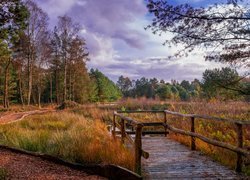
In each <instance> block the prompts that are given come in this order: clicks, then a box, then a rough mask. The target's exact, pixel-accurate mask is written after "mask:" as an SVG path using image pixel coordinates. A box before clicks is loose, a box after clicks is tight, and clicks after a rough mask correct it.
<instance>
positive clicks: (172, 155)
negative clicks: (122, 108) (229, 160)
mask: <svg viewBox="0 0 250 180" xmlns="http://www.w3.org/2000/svg"><path fill="white" fill-rule="evenodd" d="M142 147H143V149H144V150H145V151H147V152H149V158H148V159H144V158H142V159H143V160H142V175H143V178H144V179H161V180H162V179H248V178H247V177H245V178H244V177H243V176H240V175H238V174H237V173H236V172H235V171H233V170H230V169H228V168H227V167H224V166H222V165H220V164H218V163H217V162H214V161H213V160H212V159H210V158H208V157H206V156H204V155H201V153H200V152H198V151H191V150H190V149H189V148H188V147H186V146H184V145H182V144H180V143H179V142H176V141H173V140H171V139H169V138H166V137H159V136H157V137H143V139H142Z"/></svg>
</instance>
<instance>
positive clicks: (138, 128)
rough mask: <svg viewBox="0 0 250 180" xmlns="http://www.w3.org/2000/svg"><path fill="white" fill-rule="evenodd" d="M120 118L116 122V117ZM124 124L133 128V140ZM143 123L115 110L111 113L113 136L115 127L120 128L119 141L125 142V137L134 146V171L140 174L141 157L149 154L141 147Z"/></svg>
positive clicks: (146, 156)
mask: <svg viewBox="0 0 250 180" xmlns="http://www.w3.org/2000/svg"><path fill="white" fill-rule="evenodd" d="M116 117H118V118H120V123H118V122H117V118H116ZM126 125H130V126H132V128H133V129H134V128H135V140H134V139H133V138H132V137H131V136H130V135H129V134H128V133H127V131H126ZM143 126H144V125H143V123H140V122H137V121H135V120H133V119H131V118H129V117H125V116H123V115H122V114H119V113H117V112H116V111H115V112H114V115H113V131H112V133H113V136H114V138H116V133H118V132H117V131H116V128H118V129H119V130H120V134H121V141H122V143H124V142H125V139H127V140H128V142H129V143H131V144H132V145H133V148H134V155H135V160H134V171H135V172H136V173H137V174H139V175H141V157H144V158H146V159H147V158H148V157H149V154H148V152H146V151H144V150H143V149H142V138H141V137H142V128H143Z"/></svg>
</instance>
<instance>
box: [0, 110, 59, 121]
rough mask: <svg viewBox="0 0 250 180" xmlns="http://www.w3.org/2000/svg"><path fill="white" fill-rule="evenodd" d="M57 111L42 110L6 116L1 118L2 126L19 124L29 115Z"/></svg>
mask: <svg viewBox="0 0 250 180" xmlns="http://www.w3.org/2000/svg"><path fill="white" fill-rule="evenodd" d="M55 111H56V110H54V109H40V110H33V111H25V112H17V113H10V114H5V115H3V116H1V117H0V124H9V123H13V122H17V121H20V120H22V119H23V118H25V117H26V116H29V115H34V114H43V113H48V112H55Z"/></svg>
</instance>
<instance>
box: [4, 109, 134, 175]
mask: <svg viewBox="0 0 250 180" xmlns="http://www.w3.org/2000/svg"><path fill="white" fill-rule="evenodd" d="M0 143H1V144H4V145H8V146H12V147H17V148H21V149H25V150H28V151H35V152H42V153H45V154H50V155H53V156H57V157H59V158H62V159H65V160H67V161H70V162H77V163H85V164H86V163H108V164H116V165H120V166H123V167H126V168H128V169H131V170H133V155H132V153H131V152H130V150H128V149H126V148H125V147H124V146H123V145H121V143H120V142H119V141H118V140H114V139H113V138H112V137H111V136H110V134H109V132H108V130H107V128H106V125H105V124H104V123H102V122H100V121H98V120H95V121H94V120H90V119H86V118H84V117H83V116H81V115H78V114H73V113H69V112H60V113H49V114H46V115H35V116H30V117H27V118H25V120H23V121H20V122H17V123H14V124H8V125H4V126H1V127H0Z"/></svg>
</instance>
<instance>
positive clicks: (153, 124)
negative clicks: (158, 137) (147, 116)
mask: <svg viewBox="0 0 250 180" xmlns="http://www.w3.org/2000/svg"><path fill="white" fill-rule="evenodd" d="M141 124H142V125H143V126H164V125H165V124H164V123H163V122H143V123H141Z"/></svg>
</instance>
